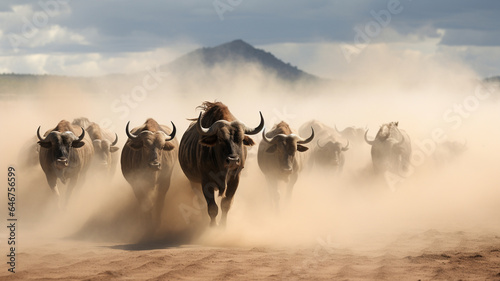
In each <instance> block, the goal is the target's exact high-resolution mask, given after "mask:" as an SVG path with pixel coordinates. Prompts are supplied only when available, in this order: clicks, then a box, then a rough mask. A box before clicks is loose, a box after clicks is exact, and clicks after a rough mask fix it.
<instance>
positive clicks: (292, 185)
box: [286, 172, 299, 205]
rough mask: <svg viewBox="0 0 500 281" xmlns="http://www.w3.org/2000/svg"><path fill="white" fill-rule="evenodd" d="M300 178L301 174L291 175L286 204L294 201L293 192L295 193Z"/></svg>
mask: <svg viewBox="0 0 500 281" xmlns="http://www.w3.org/2000/svg"><path fill="white" fill-rule="evenodd" d="M298 178H299V174H298V173H297V172H295V173H292V174H291V175H290V181H288V184H287V191H286V204H287V205H288V204H290V200H291V199H292V192H293V187H294V186H295V183H296V182H297V179H298Z"/></svg>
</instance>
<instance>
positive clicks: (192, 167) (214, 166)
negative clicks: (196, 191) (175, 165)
mask: <svg viewBox="0 0 500 281" xmlns="http://www.w3.org/2000/svg"><path fill="white" fill-rule="evenodd" d="M200 108H201V109H202V110H203V111H204V112H203V114H202V113H200V116H199V117H198V119H197V120H196V122H193V123H191V125H190V126H189V128H188V129H187V130H186V132H185V133H184V135H183V136H182V139H181V143H180V146H179V163H180V165H181V168H182V170H183V171H184V173H185V174H186V176H187V178H188V179H189V180H190V181H191V184H192V186H193V187H195V186H197V185H198V184H201V187H202V188H201V189H202V192H203V195H204V197H205V200H206V202H207V207H208V215H209V216H210V219H211V222H210V225H212V226H214V225H216V224H217V223H216V217H217V214H218V212H219V208H218V207H217V204H216V203H215V198H214V193H215V190H216V189H217V190H218V191H219V196H223V195H224V197H223V198H222V201H221V209H222V217H221V224H222V225H225V224H226V220H227V212H228V211H229V209H230V207H231V202H232V200H233V196H234V194H235V192H236V189H237V188H238V183H239V180H240V172H241V170H242V169H243V168H244V166H245V160H246V156H247V148H246V146H252V145H254V144H255V143H254V141H253V140H252V139H251V138H250V137H248V136H247V135H255V134H258V133H259V132H260V130H262V128H263V127H264V118H263V117H262V114H260V124H259V125H258V126H257V127H256V128H249V127H247V126H246V125H245V124H243V123H241V122H240V121H238V120H237V119H236V118H235V117H234V116H233V115H232V114H231V112H230V111H229V109H228V108H227V106H226V105H224V104H222V103H221V102H215V103H212V102H204V103H203V104H202V105H201V106H200Z"/></svg>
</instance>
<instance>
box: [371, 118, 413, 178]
mask: <svg viewBox="0 0 500 281" xmlns="http://www.w3.org/2000/svg"><path fill="white" fill-rule="evenodd" d="M398 125H399V122H390V123H387V124H383V125H382V126H380V129H379V131H378V132H377V135H376V136H375V139H374V140H372V141H370V140H368V138H367V136H366V135H367V134H368V130H366V132H365V141H366V142H367V143H368V144H369V145H371V146H372V148H371V156H372V163H373V169H374V171H375V173H377V174H380V173H385V172H391V173H399V174H401V173H406V172H407V171H408V169H409V167H410V156H411V142H410V137H409V136H408V134H407V133H406V132H405V131H404V130H401V129H399V128H398Z"/></svg>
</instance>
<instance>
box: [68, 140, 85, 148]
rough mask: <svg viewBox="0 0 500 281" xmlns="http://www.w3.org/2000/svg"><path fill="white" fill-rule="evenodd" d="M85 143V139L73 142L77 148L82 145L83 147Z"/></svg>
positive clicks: (72, 144) (73, 145)
mask: <svg viewBox="0 0 500 281" xmlns="http://www.w3.org/2000/svg"><path fill="white" fill-rule="evenodd" d="M84 145H85V143H84V142H83V141H74V142H72V143H71V146H72V147H75V148H80V147H82V146H84Z"/></svg>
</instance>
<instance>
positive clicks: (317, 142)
mask: <svg viewBox="0 0 500 281" xmlns="http://www.w3.org/2000/svg"><path fill="white" fill-rule="evenodd" d="M316 144H317V145H318V147H319V148H321V149H323V148H325V147H324V146H321V145H320V144H319V139H318V141H316Z"/></svg>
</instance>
